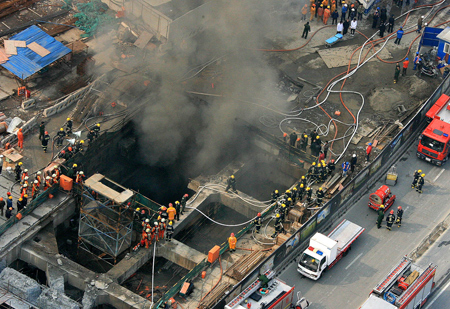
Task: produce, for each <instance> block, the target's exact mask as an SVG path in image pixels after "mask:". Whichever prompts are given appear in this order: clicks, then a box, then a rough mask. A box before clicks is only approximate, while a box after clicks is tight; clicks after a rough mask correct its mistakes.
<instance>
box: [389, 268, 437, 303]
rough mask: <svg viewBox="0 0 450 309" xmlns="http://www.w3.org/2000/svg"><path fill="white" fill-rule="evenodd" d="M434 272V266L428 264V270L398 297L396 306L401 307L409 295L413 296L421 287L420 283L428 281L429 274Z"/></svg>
mask: <svg viewBox="0 0 450 309" xmlns="http://www.w3.org/2000/svg"><path fill="white" fill-rule="evenodd" d="M435 270H436V266H434V265H432V264H430V266H428V268H427V269H426V270H425V271H424V272H423V273H422V274H421V275H420V276H419V278H417V279H416V280H415V281H414V283H413V284H411V285H410V286H409V288H408V289H407V290H406V292H405V293H403V295H402V297H400V298H399V299H398V300H397V301H396V304H398V305H403V303H404V302H405V301H407V300H408V298H409V297H410V296H411V295H414V292H416V291H417V290H418V289H419V288H420V287H421V285H422V283H424V282H425V281H426V280H428V279H429V277H430V274H431V273H432V272H434V271H435Z"/></svg>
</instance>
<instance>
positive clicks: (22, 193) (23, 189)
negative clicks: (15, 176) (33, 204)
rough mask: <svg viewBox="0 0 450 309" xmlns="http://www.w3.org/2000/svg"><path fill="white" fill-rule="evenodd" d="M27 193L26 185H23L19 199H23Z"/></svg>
mask: <svg viewBox="0 0 450 309" xmlns="http://www.w3.org/2000/svg"><path fill="white" fill-rule="evenodd" d="M27 193H28V184H27V183H24V184H23V187H22V189H21V190H20V197H23V196H24V195H25V194H27Z"/></svg>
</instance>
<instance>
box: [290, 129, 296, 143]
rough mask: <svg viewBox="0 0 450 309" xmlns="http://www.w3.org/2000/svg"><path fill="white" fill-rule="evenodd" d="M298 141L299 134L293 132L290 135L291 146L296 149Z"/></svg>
mask: <svg viewBox="0 0 450 309" xmlns="http://www.w3.org/2000/svg"><path fill="white" fill-rule="evenodd" d="M296 141H297V133H295V131H292V133H291V134H290V135H289V144H290V145H291V146H292V147H295V142H296Z"/></svg>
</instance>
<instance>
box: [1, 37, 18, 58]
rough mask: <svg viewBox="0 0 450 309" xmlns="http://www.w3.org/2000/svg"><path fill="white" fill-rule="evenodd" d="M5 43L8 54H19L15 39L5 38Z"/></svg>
mask: <svg viewBox="0 0 450 309" xmlns="http://www.w3.org/2000/svg"><path fill="white" fill-rule="evenodd" d="M3 44H5V52H6V54H7V55H17V48H16V45H15V44H14V41H11V40H5V41H3Z"/></svg>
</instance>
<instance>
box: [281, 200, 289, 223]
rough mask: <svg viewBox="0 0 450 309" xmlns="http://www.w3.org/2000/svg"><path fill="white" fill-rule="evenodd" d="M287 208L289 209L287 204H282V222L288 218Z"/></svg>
mask: <svg viewBox="0 0 450 309" xmlns="http://www.w3.org/2000/svg"><path fill="white" fill-rule="evenodd" d="M286 209H288V208H287V207H286V204H281V208H280V213H279V215H280V220H281V222H284V219H285V218H286V214H287V213H286Z"/></svg>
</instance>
